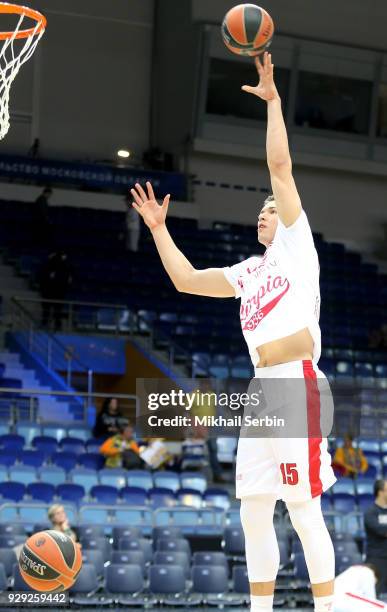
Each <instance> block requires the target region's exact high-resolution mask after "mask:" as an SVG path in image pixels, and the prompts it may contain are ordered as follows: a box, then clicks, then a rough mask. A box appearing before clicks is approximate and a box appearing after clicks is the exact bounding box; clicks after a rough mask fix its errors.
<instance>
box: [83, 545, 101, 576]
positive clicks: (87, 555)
mask: <svg viewBox="0 0 387 612" xmlns="http://www.w3.org/2000/svg"><path fill="white" fill-rule="evenodd" d="M82 563H89V564H90V565H93V566H94V567H95V571H96V573H97V578H102V576H103V575H104V569H105V567H104V560H103V555H102V552H101V551H100V550H95V549H90V548H89V549H85V548H83V549H82Z"/></svg>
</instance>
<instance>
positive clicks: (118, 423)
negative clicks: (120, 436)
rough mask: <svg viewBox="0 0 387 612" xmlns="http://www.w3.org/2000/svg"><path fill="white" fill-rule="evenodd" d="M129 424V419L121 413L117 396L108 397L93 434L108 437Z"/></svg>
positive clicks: (97, 436)
mask: <svg viewBox="0 0 387 612" xmlns="http://www.w3.org/2000/svg"><path fill="white" fill-rule="evenodd" d="M127 424H128V419H127V418H126V417H124V416H123V415H122V414H121V411H120V409H119V406H118V401H117V399H116V398H115V397H108V398H106V400H105V401H104V403H103V406H102V410H101V412H100V413H99V414H98V416H97V419H96V421H95V425H94V429H93V435H94V436H95V437H96V438H108V437H109V436H112V435H113V434H116V433H118V432H119V431H120V428H122V427H123V426H125V425H127Z"/></svg>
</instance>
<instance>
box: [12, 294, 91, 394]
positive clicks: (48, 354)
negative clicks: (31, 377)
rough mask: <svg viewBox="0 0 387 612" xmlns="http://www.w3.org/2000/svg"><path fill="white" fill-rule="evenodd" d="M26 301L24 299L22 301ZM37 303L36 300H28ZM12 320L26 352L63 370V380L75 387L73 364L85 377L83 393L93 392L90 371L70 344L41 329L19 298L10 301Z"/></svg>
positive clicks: (47, 364) (55, 368)
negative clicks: (85, 382) (85, 386)
mask: <svg viewBox="0 0 387 612" xmlns="http://www.w3.org/2000/svg"><path fill="white" fill-rule="evenodd" d="M25 301H26V300H25ZM31 301H34V302H35V303H39V301H38V300H31ZM11 308H12V322H13V325H14V327H15V329H16V330H17V331H18V332H19V333H21V334H22V339H23V340H24V341H25V343H26V346H27V347H28V350H29V351H30V353H33V354H34V355H36V356H37V357H39V358H40V359H41V360H42V362H43V363H44V364H45V365H46V366H47V368H49V369H51V370H55V371H57V372H66V382H67V385H68V386H69V387H75V384H74V383H75V381H74V376H73V373H74V365H76V367H77V372H78V373H79V374H81V375H82V374H83V375H85V376H86V378H87V393H88V396H91V394H92V392H93V370H92V369H90V368H89V367H88V366H87V365H86V364H84V363H83V362H82V361H81V360H80V359H78V357H77V356H76V355H75V354H74V351H73V349H72V347H69V346H65V345H64V344H62V342H60V341H59V340H58V338H56V336H55V335H54V334H52V333H51V332H49V331H47V330H42V329H41V327H40V320H39V319H38V318H37V316H36V314H35V316H34V314H32V313H31V312H30V311H29V310H27V308H26V307H25V306H24V304H22V300H20V299H18V298H17V297H13V298H12V300H11Z"/></svg>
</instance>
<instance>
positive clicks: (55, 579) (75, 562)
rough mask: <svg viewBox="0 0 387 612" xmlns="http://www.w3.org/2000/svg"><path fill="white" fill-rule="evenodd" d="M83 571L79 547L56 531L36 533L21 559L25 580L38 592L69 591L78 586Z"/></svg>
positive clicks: (25, 545)
mask: <svg viewBox="0 0 387 612" xmlns="http://www.w3.org/2000/svg"><path fill="white" fill-rule="evenodd" d="M81 567H82V555H81V552H80V548H79V546H78V544H76V543H75V542H74V541H73V540H72V539H71V538H69V537H68V536H67V535H65V534H64V533H61V532H60V531H54V530H53V529H50V530H47V531H39V532H38V533H34V534H33V535H32V536H31V537H30V538H28V540H27V541H26V543H25V544H24V546H23V548H22V550H21V553H20V557H19V568H20V573H21V575H22V578H23V580H25V582H26V583H27V584H28V585H29V586H30V587H31V588H32V589H35V590H36V591H47V592H51V591H58V592H59V591H66V590H67V589H69V588H70V587H71V586H72V585H73V584H74V582H75V580H76V578H77V576H78V573H79V570H80V569H81Z"/></svg>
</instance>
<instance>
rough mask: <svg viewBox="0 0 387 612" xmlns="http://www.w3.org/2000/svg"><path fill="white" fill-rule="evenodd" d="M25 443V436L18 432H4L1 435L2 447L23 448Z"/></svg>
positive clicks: (0, 446) (0, 445)
mask: <svg viewBox="0 0 387 612" xmlns="http://www.w3.org/2000/svg"><path fill="white" fill-rule="evenodd" d="M24 444H25V440H24V436H21V435H18V434H3V435H2V436H0V448H1V449H8V448H10V449H13V450H21V449H22V448H23V446H24Z"/></svg>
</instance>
